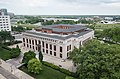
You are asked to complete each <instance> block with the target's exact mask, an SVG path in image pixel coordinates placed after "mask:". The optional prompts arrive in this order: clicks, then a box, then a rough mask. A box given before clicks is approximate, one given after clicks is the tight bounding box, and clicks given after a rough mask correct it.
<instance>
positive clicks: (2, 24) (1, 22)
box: [0, 9, 11, 31]
mask: <svg viewBox="0 0 120 79" xmlns="http://www.w3.org/2000/svg"><path fill="white" fill-rule="evenodd" d="M0 31H11V23H10V16H9V15H8V13H7V9H0Z"/></svg>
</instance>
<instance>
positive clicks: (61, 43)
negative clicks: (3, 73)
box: [22, 24, 94, 59]
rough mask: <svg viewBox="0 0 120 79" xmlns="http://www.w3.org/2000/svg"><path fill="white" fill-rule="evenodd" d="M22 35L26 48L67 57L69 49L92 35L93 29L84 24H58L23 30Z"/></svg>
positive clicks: (77, 46)
mask: <svg viewBox="0 0 120 79" xmlns="http://www.w3.org/2000/svg"><path fill="white" fill-rule="evenodd" d="M22 37H23V46H24V47H25V48H27V49H30V50H32V51H35V52H36V53H37V52H38V51H41V52H42V53H43V54H46V55H49V56H52V57H57V58H61V59H67V58H68V56H69V52H70V51H72V50H73V49H74V48H75V47H76V48H79V46H82V45H83V44H84V43H85V42H86V41H88V40H89V39H92V38H93V37H94V31H93V30H91V29H88V28H87V27H86V26H84V25H66V24H59V25H49V26H43V27H40V28H37V29H35V30H31V31H27V32H24V33H23V35H22Z"/></svg>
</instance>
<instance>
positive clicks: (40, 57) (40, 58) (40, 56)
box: [39, 51, 43, 62]
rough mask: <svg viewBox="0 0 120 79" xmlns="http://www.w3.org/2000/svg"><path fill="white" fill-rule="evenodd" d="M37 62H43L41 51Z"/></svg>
mask: <svg viewBox="0 0 120 79" xmlns="http://www.w3.org/2000/svg"><path fill="white" fill-rule="evenodd" d="M39 60H40V61H41V62H42V61H43V54H42V52H41V51H40V52H39Z"/></svg>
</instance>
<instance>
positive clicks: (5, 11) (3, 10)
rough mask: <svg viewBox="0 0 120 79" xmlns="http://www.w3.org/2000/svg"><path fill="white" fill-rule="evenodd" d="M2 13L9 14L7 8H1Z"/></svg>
mask: <svg viewBox="0 0 120 79" xmlns="http://www.w3.org/2000/svg"><path fill="white" fill-rule="evenodd" d="M0 12H1V15H8V12H7V9H0Z"/></svg>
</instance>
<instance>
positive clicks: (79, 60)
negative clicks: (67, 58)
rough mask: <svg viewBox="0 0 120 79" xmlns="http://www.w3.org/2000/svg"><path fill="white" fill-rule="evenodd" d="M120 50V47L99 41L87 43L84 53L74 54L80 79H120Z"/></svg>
mask: <svg viewBox="0 0 120 79" xmlns="http://www.w3.org/2000/svg"><path fill="white" fill-rule="evenodd" d="M119 49H120V46H119V45H107V44H101V43H100V42H99V41H97V40H91V41H89V42H87V44H86V45H85V46H84V47H83V48H82V51H78V52H75V54H72V55H73V56H72V60H73V61H74V63H75V64H76V65H77V72H78V73H79V74H80V75H79V79H119V78H120V50H119ZM78 50H79V49H78ZM72 53H74V52H72Z"/></svg>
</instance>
